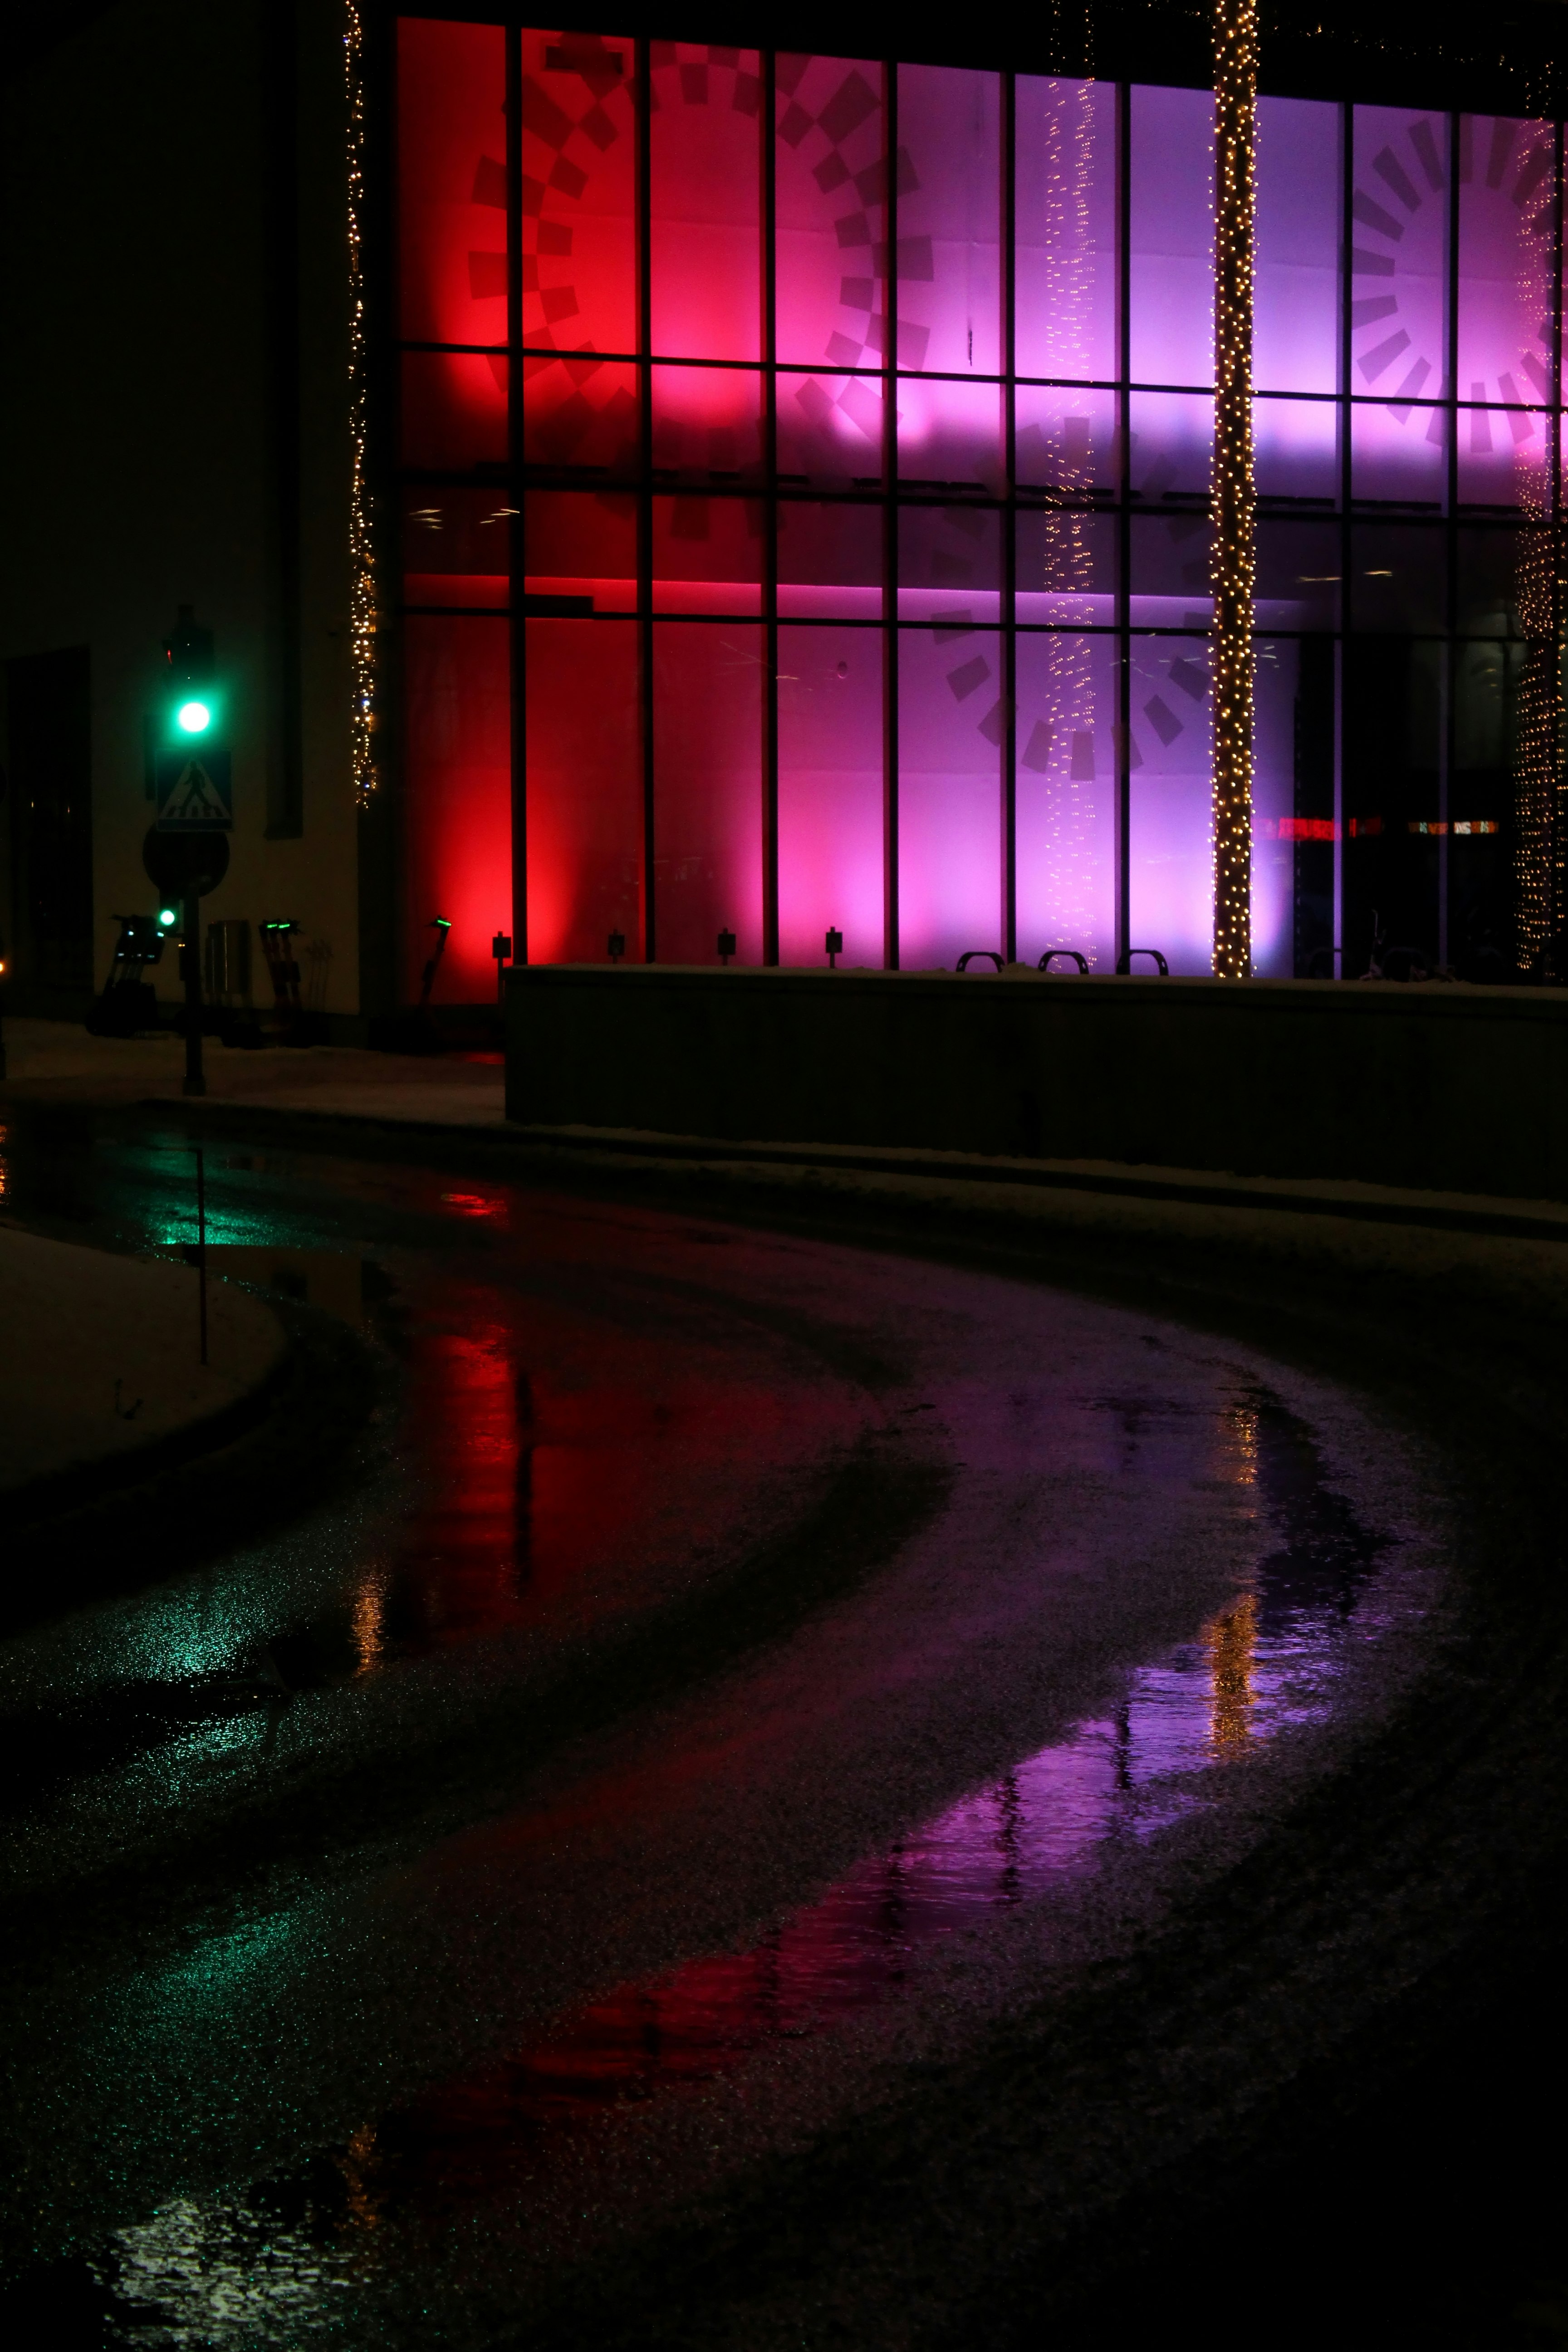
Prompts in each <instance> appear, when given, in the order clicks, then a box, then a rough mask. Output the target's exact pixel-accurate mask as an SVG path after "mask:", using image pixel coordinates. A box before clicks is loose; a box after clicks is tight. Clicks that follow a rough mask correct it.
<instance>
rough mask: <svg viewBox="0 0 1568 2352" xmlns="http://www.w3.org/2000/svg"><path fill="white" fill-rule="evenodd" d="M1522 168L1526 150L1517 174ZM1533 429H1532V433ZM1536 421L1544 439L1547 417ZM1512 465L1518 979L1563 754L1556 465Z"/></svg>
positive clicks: (1556, 891) (1551, 254)
mask: <svg viewBox="0 0 1568 2352" xmlns="http://www.w3.org/2000/svg"><path fill="white" fill-rule="evenodd" d="M1531 130H1532V131H1533V133H1534V135H1535V137H1536V138H1537V139H1539V140H1540V141H1541V142H1543V143H1544V145H1545V147H1546V149H1547V151H1548V152H1549V153H1550V155H1551V157H1552V165H1554V164H1555V161H1556V156H1555V148H1556V135H1555V132H1554V131H1553V130H1552V126H1551V125H1550V124H1549V123H1539V124H1534V125H1532V126H1531ZM1529 135H1530V134H1528V133H1527V138H1528V136H1529ZM1530 161H1531V158H1530V154H1529V150H1528V147H1527V149H1526V152H1525V155H1524V158H1523V162H1522V163H1521V174H1522V172H1523V170H1524V169H1526V168H1527V167H1528V166H1529V164H1530ZM1545 179H1546V186H1547V190H1548V194H1547V197H1546V200H1545V202H1544V203H1543V204H1542V205H1541V206H1540V207H1539V209H1532V208H1531V206H1530V205H1523V206H1521V209H1520V213H1519V227H1518V236H1519V271H1518V295H1519V312H1518V315H1519V317H1520V318H1521V320H1527V321H1530V322H1531V324H1533V323H1534V322H1535V321H1536V320H1538V318H1539V315H1540V311H1541V308H1542V297H1543V295H1544V296H1545V299H1546V307H1547V308H1548V310H1551V311H1553V312H1554V308H1555V301H1554V297H1553V296H1552V294H1551V293H1550V292H1549V291H1548V290H1547V289H1550V288H1551V286H1552V282H1553V278H1554V274H1555V256H1556V247H1557V232H1556V211H1557V204H1558V198H1557V194H1556V172H1555V169H1554V168H1549V169H1548V171H1547V173H1546V174H1545ZM1543 281H1544V282H1543ZM1544 339H1545V341H1546V342H1547V346H1548V351H1549V352H1550V350H1551V348H1552V342H1553V341H1554V317H1549V318H1548V319H1547V320H1546V321H1545V326H1544ZM1513 357H1514V361H1515V365H1516V367H1519V366H1520V365H1521V362H1523V361H1524V360H1525V359H1526V358H1527V357H1529V358H1530V359H1531V360H1532V361H1533V357H1534V346H1533V342H1532V341H1531V336H1530V333H1529V330H1528V328H1527V329H1526V331H1525V332H1524V334H1523V335H1522V336H1521V341H1520V346H1519V348H1518V349H1517V350H1516V351H1515V352H1514V354H1513ZM1548 363H1549V364H1550V361H1549V362H1548ZM1537 364H1538V363H1537ZM1521 372H1522V370H1521ZM1511 421H1512V420H1511V419H1510V422H1511ZM1534 421H1535V420H1534V419H1533V418H1531V420H1530V422H1531V425H1533V424H1534ZM1544 422H1545V425H1546V430H1547V433H1548V436H1550V434H1551V431H1552V418H1551V417H1550V415H1549V416H1548V417H1547V418H1546V419H1545V420H1544ZM1514 465H1515V468H1516V471H1515V486H1516V493H1517V497H1518V500H1519V506H1520V509H1521V515H1522V517H1523V520H1524V525H1525V528H1524V529H1523V530H1521V532H1520V533H1519V535H1518V548H1519V554H1518V560H1517V572H1516V579H1515V591H1514V593H1515V600H1516V604H1517V609H1518V613H1519V634H1520V635H1521V638H1522V639H1523V641H1524V645H1523V656H1522V667H1521V672H1520V677H1519V685H1518V699H1517V702H1516V704H1515V737H1514V763H1513V764H1514V787H1515V796H1516V797H1515V809H1514V817H1515V836H1514V838H1515V849H1514V860H1515V879H1516V882H1517V885H1518V891H1519V929H1518V939H1517V952H1518V960H1519V964H1520V968H1521V971H1530V970H1531V969H1532V968H1533V967H1535V966H1537V965H1538V964H1539V963H1540V962H1541V961H1542V959H1543V958H1544V957H1545V954H1546V951H1547V950H1548V949H1549V948H1550V947H1551V945H1552V939H1553V936H1554V934H1555V933H1556V930H1557V929H1558V926H1559V924H1560V923H1561V921H1562V919H1563V909H1562V888H1561V868H1562V857H1563V844H1562V835H1563V825H1562V816H1561V810H1560V806H1559V801H1560V796H1561V793H1562V779H1563V527H1562V523H1561V520H1560V519H1559V517H1558V512H1557V507H1558V500H1557V497H1556V495H1555V485H1554V481H1553V473H1554V460H1553V458H1552V451H1551V448H1550V446H1547V447H1546V448H1545V449H1544V450H1543V451H1542V454H1541V455H1540V457H1537V456H1536V453H1535V448H1534V435H1533V433H1531V435H1530V436H1528V437H1527V438H1526V439H1525V440H1523V441H1516V442H1515V444H1514ZM1498 654H1499V656H1500V658H1502V659H1506V653H1505V651H1504V649H1503V648H1502V647H1499V648H1498ZM1562 976H1563V975H1562V974H1561V973H1559V974H1558V975H1557V977H1559V978H1561V977H1562Z"/></svg>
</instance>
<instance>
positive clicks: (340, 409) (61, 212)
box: [0, 0, 357, 1012]
mask: <svg viewBox="0 0 1568 2352" xmlns="http://www.w3.org/2000/svg"><path fill="white" fill-rule="evenodd" d="M342 89H343V65H342V11H341V9H340V8H339V7H337V6H336V5H332V0H297V5H296V0H288V5H269V0H226V5H223V6H222V7H217V8H214V7H204V6H200V5H191V0H123V5H120V6H117V7H113V8H110V9H109V10H107V11H105V12H104V13H103V14H102V15H100V16H98V17H97V18H96V19H95V20H94V21H92V22H90V23H89V24H87V25H85V26H82V27H81V28H80V29H79V30H78V31H77V32H76V33H74V34H73V35H72V36H71V37H68V38H67V39H65V40H64V41H62V42H61V43H59V44H58V46H56V47H53V48H51V49H50V50H49V51H48V52H47V54H45V55H43V56H41V57H37V58H34V59H33V60H32V61H31V62H30V63H28V64H27V65H26V67H25V68H23V69H21V70H20V71H17V72H16V73H14V74H12V75H11V77H10V78H9V79H8V80H7V83H6V86H5V91H4V100H3V113H0V171H3V173H4V181H3V188H4V196H3V214H0V240H3V242H0V286H3V290H4V305H5V322H6V335H7V342H8V358H7V364H6V366H5V370H4V373H3V374H0V498H3V503H4V510H5V517H6V529H5V551H4V556H3V559H0V658H4V659H6V660H12V659H15V658H16V657H18V656H37V655H41V654H47V653H50V652H53V651H56V650H57V649H59V648H63V647H66V646H87V647H88V648H89V651H90V656H91V679H92V685H91V699H90V731H91V761H92V797H93V832H94V850H93V877H92V885H93V887H92V895H93V909H94V911H93V936H92V953H91V959H90V961H91V966H92V969H93V971H94V972H95V974H96V977H97V978H98V979H99V980H100V981H101V978H102V976H103V972H104V971H105V969H106V968H107V964H108V959H109V955H110V949H111V947H112V943H113V938H114V924H113V918H114V917H115V916H116V915H118V914H120V913H121V912H125V911H131V910H133V909H137V908H144V907H146V906H147V905H148V904H149V902H150V900H151V898H152V895H153V893H152V886H151V884H150V883H149V882H148V881H147V880H146V878H145V877H144V875H143V873H142V863H141V844H142V835H143V834H144V832H145V829H146V826H147V824H148V823H149V822H150V820H151V816H152V814H153V812H152V808H151V805H150V803H149V802H148V800H147V798H146V797H145V776H144V760H143V749H142V717H143V713H144V710H145V708H146V703H147V697H148V693H149V689H150V688H151V685H152V683H153V679H154V677H156V672H157V665H158V658H159V645H160V641H161V639H162V637H163V635H164V634H165V633H166V632H167V631H168V630H169V629H170V628H172V626H173V625H174V617H175V608H176V606H177V605H178V604H193V605H194V606H195V613H196V617H197V619H198V621H199V622H201V623H202V624H204V625H206V626H208V627H210V628H211V629H213V630H214V631H215V632H216V638H217V651H218V657H219V664H220V669H221V673H222V675H223V677H224V679H225V681H226V685H227V686H228V688H229V691H230V705H229V717H230V733H231V740H232V743H233V750H234V773H235V795H236V825H235V834H234V839H233V861H232V864H231V866H230V869H229V874H228V877H227V879H226V882H225V883H224V884H223V886H222V887H221V888H220V889H219V890H218V891H217V892H216V893H215V894H214V896H213V897H212V898H209V899H208V900H207V901H206V905H205V913H206V914H207V915H208V916H209V917H212V918H219V919H221V918H224V917H236V916H238V917H245V918H247V919H251V920H257V919H261V918H263V917H266V916H274V915H287V916H290V917H294V918H296V919H299V920H300V922H301V923H302V924H303V925H304V927H305V934H306V937H307V939H311V938H313V939H319V940H325V941H327V942H328V943H329V944H330V948H331V961H330V965H329V966H328V969H329V971H330V974H331V978H330V982H329V990H330V992H329V994H328V997H327V1003H328V1004H329V1005H330V1006H331V1007H332V1008H334V1009H337V1010H340V1011H342V1012H353V1011H354V1010H356V1009H357V985H356V962H357V936H356V908H355V890H354V859H355V818H354V812H353V794H352V789H351V785H350V780H349V771H348V737H347V710H348V680H347V662H346V619H347V559H346V545H347V520H346V507H347V485H348V455H347V415H346V409H347V404H346V399H345V394H344V383H345V376H346V359H345V355H346V325H345V319H346V268H345V258H344V256H345V232H344V217H345V198H344V186H345V166H344V130H343V122H344V109H343V96H342ZM290 117H291V118H292V121H293V124H294V126H295V127H294V129H293V130H292V131H290ZM32 977H33V976H32V975H30V974H29V973H28V972H27V971H26V969H24V970H22V971H20V972H19V974H18V979H19V982H20V987H21V990H22V992H23V1001H24V1002H25V1001H26V991H27V989H28V987H29V985H30V984H31V980H32ZM171 978H172V976H171ZM169 984H171V983H170V980H166V981H165V985H166V986H167V985H169ZM40 1009H43V1007H42V1005H41V1004H40Z"/></svg>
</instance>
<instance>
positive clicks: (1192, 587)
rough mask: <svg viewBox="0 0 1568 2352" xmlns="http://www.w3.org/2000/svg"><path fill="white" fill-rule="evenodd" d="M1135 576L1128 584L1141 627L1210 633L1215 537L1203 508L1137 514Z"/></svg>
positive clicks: (1134, 520) (1133, 552)
mask: <svg viewBox="0 0 1568 2352" xmlns="http://www.w3.org/2000/svg"><path fill="white" fill-rule="evenodd" d="M1213 544H1214V534H1213V531H1212V530H1211V528H1210V525H1209V519H1208V516H1207V514H1206V513H1205V511H1204V510H1203V509H1202V508H1198V509H1189V510H1188V511H1186V512H1184V513H1183V512H1177V513H1175V514H1169V515H1159V516H1155V515H1134V516H1133V518H1132V528H1131V565H1132V576H1131V580H1130V581H1129V583H1128V588H1129V603H1130V610H1131V619H1132V622H1133V625H1135V626H1142V627H1144V628H1156V629H1206V628H1207V626H1208V625H1209V615H1210V613H1211V611H1212V604H1211V601H1210V588H1211V580H1212V572H1213V555H1212V549H1213Z"/></svg>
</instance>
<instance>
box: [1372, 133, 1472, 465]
mask: <svg viewBox="0 0 1568 2352" xmlns="http://www.w3.org/2000/svg"><path fill="white" fill-rule="evenodd" d="M1353 122H1354V153H1353V158H1352V165H1353V168H1352V188H1353V193H1352V198H1351V220H1350V237H1349V243H1350V248H1351V252H1350V266H1351V354H1352V358H1351V389H1352V391H1353V392H1356V393H1363V394H1364V393H1368V392H1375V393H1376V394H1378V395H1379V397H1380V400H1384V401H1385V402H1386V405H1383V406H1378V407H1376V408H1366V409H1363V408H1358V409H1357V411H1356V415H1355V427H1354V450H1353V464H1354V484H1353V488H1354V494H1355V496H1356V497H1357V498H1358V499H1437V498H1440V497H1441V496H1442V495H1443V491H1442V488H1441V481H1442V474H1443V466H1444V462H1445V461H1444V457H1443V454H1442V453H1443V448H1444V440H1443V431H1444V428H1443V422H1442V419H1441V417H1440V416H1437V417H1435V416H1434V415H1433V413H1432V411H1431V410H1429V409H1423V408H1420V407H1416V406H1414V405H1412V404H1413V403H1415V401H1417V400H1420V399H1426V400H1434V399H1436V398H1439V397H1451V395H1452V389H1453V388H1452V386H1451V385H1450V384H1449V383H1447V367H1446V364H1445V359H1444V354H1445V352H1446V350H1447V341H1446V337H1447V254H1448V194H1447V189H1448V128H1447V119H1446V118H1445V117H1444V116H1443V115H1440V114H1412V113H1411V112H1409V111H1408V110H1406V109H1405V108H1401V107H1392V106H1358V107H1357V108H1355V110H1354V114H1353Z"/></svg>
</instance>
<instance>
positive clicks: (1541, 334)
mask: <svg viewBox="0 0 1568 2352" xmlns="http://www.w3.org/2000/svg"><path fill="white" fill-rule="evenodd" d="M1554 151H1555V139H1554V134H1553V132H1552V127H1551V125H1550V124H1549V123H1544V122H1519V121H1512V120H1510V118H1508V117H1506V116H1503V115H1497V116H1492V115H1485V114H1479V115H1478V114H1464V115H1461V116H1460V118H1459V269H1458V277H1459V385H1458V389H1459V396H1460V398H1461V399H1463V400H1477V401H1506V402H1510V403H1512V402H1517V401H1535V400H1550V398H1551V397H1552V350H1551V337H1552V268H1553V261H1554V251H1553V248H1554V246H1555V243H1556V229H1555V224H1554V214H1555V207H1556V197H1557V170H1556V156H1555V152H1554ZM1463 446H1464V444H1463V441H1461V443H1460V447H1461V449H1462V448H1463Z"/></svg>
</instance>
